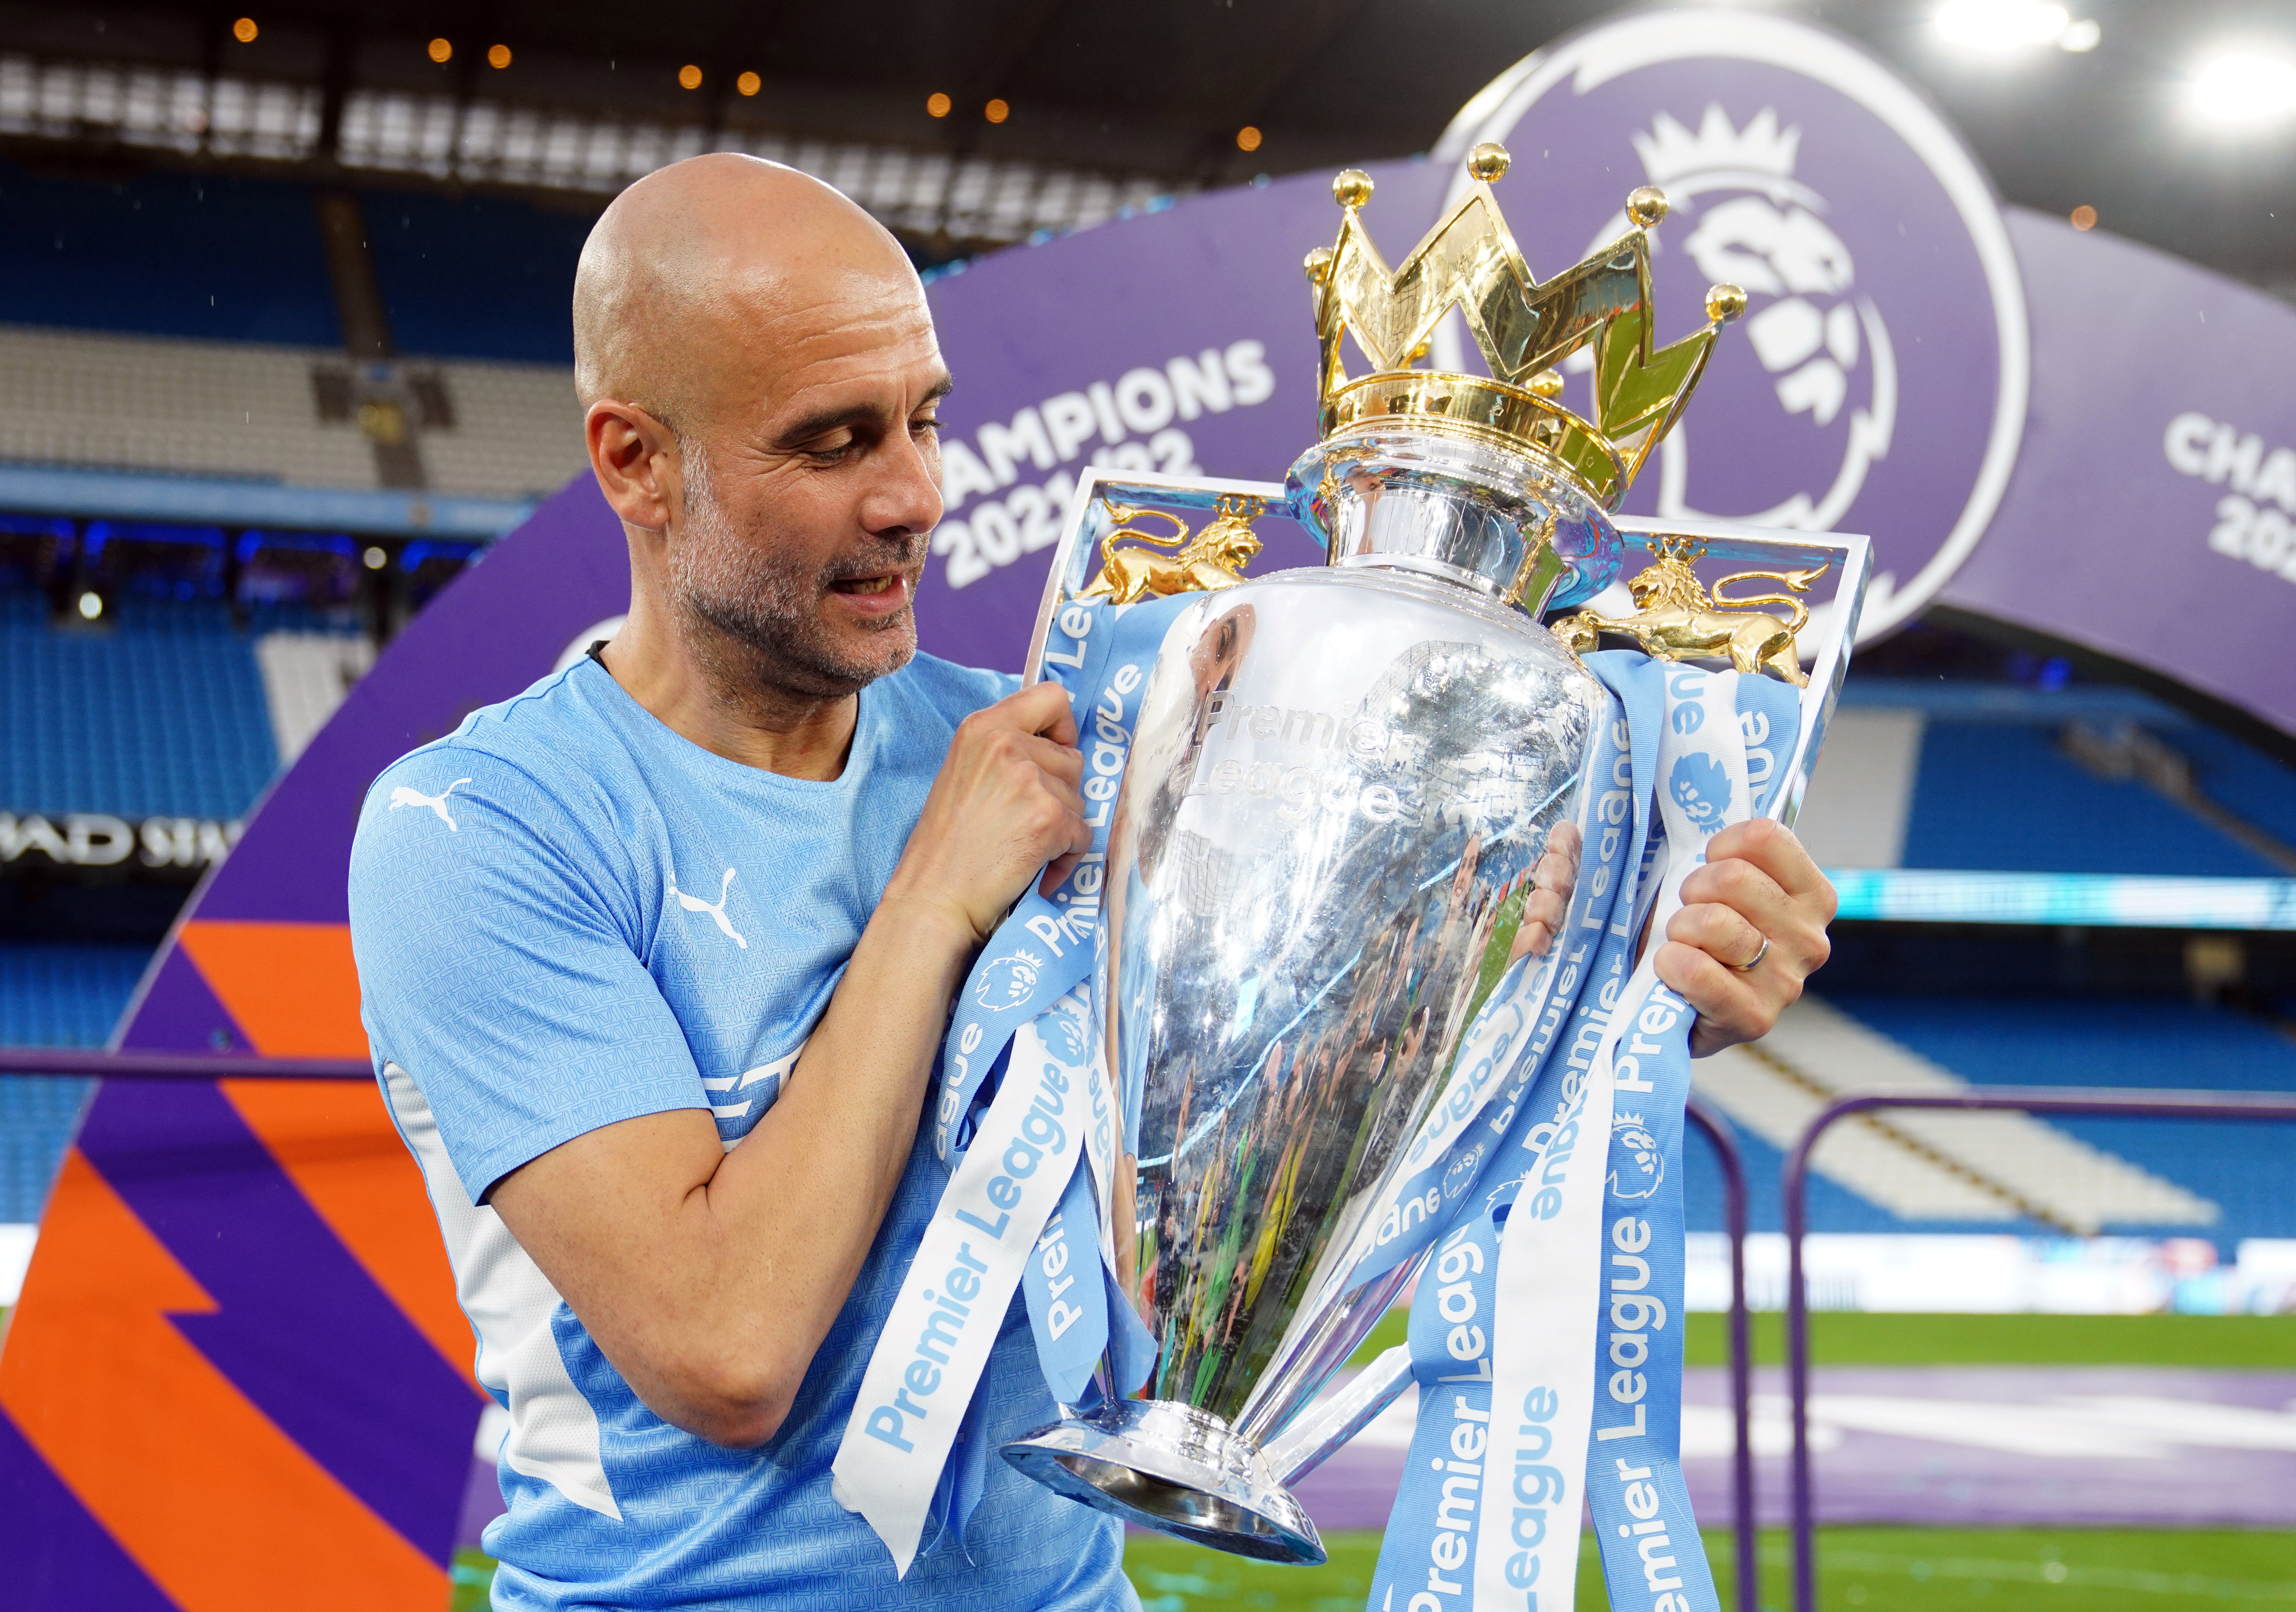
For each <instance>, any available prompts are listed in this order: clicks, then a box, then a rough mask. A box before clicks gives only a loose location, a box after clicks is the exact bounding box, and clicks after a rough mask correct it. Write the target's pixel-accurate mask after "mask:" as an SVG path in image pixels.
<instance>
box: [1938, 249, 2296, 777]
mask: <svg viewBox="0 0 2296 1612" xmlns="http://www.w3.org/2000/svg"><path fill="white" fill-rule="evenodd" d="M2009 224H2010V233H2011V234H2012V235H2013V237H2014V239H2015V241H2016V242H2017V254H2018V256H2019V257H2020V258H2021V259H2022V260H2023V262H2024V265H2025V273H2026V279H2027V283H2028V285H2029V286H2030V288H2031V289H2030V297H2031V300H2032V307H2033V405H2032V413H2031V417H2030V420H2029V421H2028V422H2027V424H2026V428H2025V446H2024V451H2023V453H2022V454H2021V455H2020V456H2019V459H2018V462H2017V471H2016V475H2015V476H2014V477H2013V479H2011V481H2010V484H2009V491H2008V495H2007V496H2005V498H2004V499H2003V500H2002V503H2001V510H2000V512H1999V513H1998V514H1997V515H1996V516H1995V517H1994V518H1993V530H1992V532H1991V534H1990V535H1989V536H1988V537H1987V538H1986V540H1985V542H1984V543H1983V544H1980V545H1979V547H1978V550H1977V552H1975V553H1974V554H1973V555H1972V556H1971V558H1970V561H1969V562H1968V563H1967V564H1966V565H1964V567H1963V568H1962V569H1961V570H1960V572H1959V573H1958V574H1957V575H1956V576H1955V577H1954V578H1953V580H1952V581H1951V582H1950V583H1948V585H1947V586H1946V589H1945V592H1944V593H1942V594H1940V595H1939V598H1940V600H1941V601H1942V602H1944V603H1947V604H1952V605H1957V606H1960V607H1963V608H1964V609H1967V610H1977V611H1980V612H1982V613H1984V614H1986V615H1989V616H1993V617H1997V618H2000V619H2001V620H2004V621H2008V622H2013V623H2016V624H2018V625H2019V626H2030V627H2033V628H2036V629H2038V631H2041V632H2044V633H2048V634H2054V636H2057V637H2060V638H2065V639H2070V640H2071V641H2072V642H2076V643H2081V644H2087V645H2089V646H2091V647H2093V648H2095V649H2098V650H2102V651H2105V652H2106V653H2108V654H2112V655H2117V656H2119V657H2120V658H2121V659H2126V660H2131V661H2135V662H2136V663H2137V664H2138V665H2141V666H2145V667H2151V668H2152V669H2153V670H2154V671H2157V672H2161V673H2163V674H2165V675H2168V676H2169V677H2173V678H2175V679H2176V680H2177V681H2178V682H2180V683H2186V684H2189V685H2190V686H2192V687H2194V688H2196V689H2200V690H2202V691H2205V692H2207V693H2210V694H2213V695H2215V696H2217V697H2218V699H2221V700H2227V701H2229V702H2231V703H2232V704H2235V705H2237V706H2240V707H2242V708H2245V709H2246V710H2248V711H2250V712H2251V713H2253V714H2254V715H2256V716H2260V717H2262V718H2263V719H2264V720H2266V721H2267V722H2270V723H2273V724H2276V725H2277V726H2278V727H2280V728H2282V729H2284V730H2285V731H2288V732H2296V676H2292V675H2290V671H2289V661H2288V659H2286V656H2287V650H2286V648H2285V646H2286V644H2287V642H2288V641H2289V638H2290V635H2291V634H2292V632H2296V536H2292V524H2291V523H2292V521H2296V391H2292V389H2290V387H2289V384H2288V376H2289V375H2290V374H2291V372H2296V309H2292V308H2290V307H2288V306H2287V305H2285V304H2284V303H2281V302H2277V301H2276V300H2274V299H2271V298H2269V297H2267V296H2265V295H2264V294H2263V293H2261V292H2259V291H2254V290H2250V289H2249V288H2248V287H2246V286H2244V285H2237V284H2235V283H2234V282H2231V281H2229V280H2226V279H2223V278H2221V277H2219V276H2218V275H2215V274H2210V273H2208V272H2207V271H2206V270H2203V269H2200V268H2196V267H2194V266H2193V265H2191V264H2189V263H2185V262H2182V261H2180V260H2178V259H2177V258H2171V257H2169V256H2168V255H2166V254H2165V253H2161V252H2157V251H2154V250H2151V249H2150V248H2147V247H2142V246H2137V245H2135V244H2133V243H2131V242H2129V241H2119V240H2115V239H2113V238H2112V236H2109V235H2105V234H2102V233H2094V232H2093V233H2088V234H2079V233H2075V231H2074V230H2073V229H2072V227H2071V225H2067V224H2064V223H2062V222H2060V221H2059V220H2057V219H2055V218H2052V217H2046V216H2044V215H2042V214H2038V213H2029V212H2025V211H2022V210H2021V209H2019V210H2013V212H2012V213H2011V214H2010V218H2009Z"/></svg>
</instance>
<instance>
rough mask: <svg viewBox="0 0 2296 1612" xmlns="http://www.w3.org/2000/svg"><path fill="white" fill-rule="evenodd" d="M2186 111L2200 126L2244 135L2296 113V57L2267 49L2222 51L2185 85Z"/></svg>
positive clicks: (2199, 67)
mask: <svg viewBox="0 0 2296 1612" xmlns="http://www.w3.org/2000/svg"><path fill="white" fill-rule="evenodd" d="M2185 110H2186V112H2187V113H2188V114H2189V115H2190V116H2191V117H2192V119H2193V120H2194V122H2197V123H2201V124H2205V125H2209V126H2211V127H2216V128H2219V129H2224V130H2228V131H2240V130H2246V129H2253V128H2259V127H2266V126H2268V125H2271V124H2276V123H2280V122H2284V121H2285V120H2286V119H2288V117H2289V115H2290V114H2291V113H2296V58H2291V57H2290V56H2288V55H2287V54H2285V53H2282V52H2279V51H2275V50H2272V49H2270V48H2268V47H2265V46H2259V45H2226V46H2223V47H2221V48H2219V49H2218V50H2217V51H2215V52H2213V53H2210V54H2209V55H2207V56H2204V57H2202V59H2201V61H2199V63H2198V64H2197V65H2196V66H2195V67H2194V70H2193V73H2192V76H2191V77H2190V78H2188V79H2186V80H2185Z"/></svg>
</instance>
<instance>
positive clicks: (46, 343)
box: [0, 325, 376, 487]
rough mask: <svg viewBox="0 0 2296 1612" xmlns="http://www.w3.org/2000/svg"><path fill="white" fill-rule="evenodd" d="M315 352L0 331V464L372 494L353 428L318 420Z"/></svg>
mask: <svg viewBox="0 0 2296 1612" xmlns="http://www.w3.org/2000/svg"><path fill="white" fill-rule="evenodd" d="M330 358H332V359H333V360H335V361H336V362H338V363H340V358H341V355H340V354H329V353H328V352H326V351H325V350H324V349H323V348H290V347H259V346H256V345H254V344H252V343H247V344H242V343H237V342H221V341H174V340H160V339H158V338H154V337H138V336H111V335H95V334H92V333H87V332H82V331H53V330H39V329H32V328H27V327H23V326H5V325H0V401H4V402H5V404H6V405H7V406H6V407H5V408H0V459H8V460H13V461H17V462H23V463H29V464H64V465H79V466H85V467H91V468H102V469H108V470H132V471H162V472H172V473H175V474H178V475H196V476H234V477H244V478H250V479H262V480H278V481H286V482H291V483H296V484H299V485H303V486H313V487H374V486H375V485H376V480H375V469H374V454H373V450H372V449H370V448H369V447H368V446H367V443H366V439H365V438H363V437H361V436H360V435H359V433H358V429H357V427H356V426H354V425H351V424H349V423H348V422H345V423H341V424H335V425H323V424H322V423H321V422H320V421H319V419H318V415H317V412H316V405H315V404H314V402H313V398H312V389H311V367H312V365H313V364H314V363H316V362H320V361H324V360H327V359H330Z"/></svg>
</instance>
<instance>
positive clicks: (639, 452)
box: [582, 397, 680, 532]
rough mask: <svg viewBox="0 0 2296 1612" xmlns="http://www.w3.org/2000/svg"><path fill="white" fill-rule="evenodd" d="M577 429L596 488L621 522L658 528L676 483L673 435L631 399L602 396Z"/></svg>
mask: <svg viewBox="0 0 2296 1612" xmlns="http://www.w3.org/2000/svg"><path fill="white" fill-rule="evenodd" d="M582 429H583V432H584V435H585V437H586V441H587V446H588V447H589V450H590V470H591V472H592V473H593V474H594V475H595V476H596V477H597V478H598V488H599V490H600V491H601V492H603V493H604V494H605V495H606V502H607V503H609V504H611V505H612V506H613V511H614V513H615V514H617V515H619V516H620V517H621V518H622V520H623V522H624V523H625V524H627V525H629V526H634V527H638V528H643V529H644V530H646V531H651V532H659V531H660V530H662V529H663V528H665V527H667V526H668V524H669V511H671V510H672V509H673V508H675V507H676V500H677V497H678V495H679V492H680V487H679V484H678V471H679V463H678V452H677V439H676V438H675V437H674V436H672V435H671V434H670V430H669V428H668V426H666V425H664V424H663V423H662V422H661V421H659V420H657V419H655V418H654V417H653V416H652V414H650V413H647V412H646V411H645V410H644V409H642V408H640V407H639V406H638V405H636V404H635V403H618V402H616V401H614V400H613V399H612V398H611V397H602V398H600V399H599V400H598V401H597V402H595V403H594V404H592V405H590V410H589V413H587V414H586V416H585V417H584V419H583V421H582Z"/></svg>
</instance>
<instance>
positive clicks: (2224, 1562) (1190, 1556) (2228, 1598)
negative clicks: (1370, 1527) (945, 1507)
mask: <svg viewBox="0 0 2296 1612" xmlns="http://www.w3.org/2000/svg"><path fill="white" fill-rule="evenodd" d="M1324 1544H1325V1545H1326V1546H1327V1547H1328V1548H1329V1550H1330V1551H1331V1553H1332V1559H1331V1560H1330V1562H1329V1563H1327V1564H1326V1565H1324V1567H1270V1566H1268V1565H1267V1564H1265V1563H1262V1562H1251V1561H1245V1560H1242V1559H1241V1558H1238V1557H1234V1556H1223V1555H1221V1554H1219V1553H1218V1551H1207V1550H1204V1549H1202V1548H1201V1547H1200V1546H1196V1545H1184V1544H1180V1543H1177V1542H1174V1541H1171V1540H1166V1539H1157V1538H1151V1537H1148V1536H1145V1535H1142V1534H1135V1535H1134V1536H1133V1537H1132V1538H1131V1539H1129V1540H1128V1541H1127V1542H1126V1543H1125V1547H1124V1566H1125V1570H1126V1571H1127V1572H1128V1573H1129V1574H1130V1575H1131V1577H1132V1583H1133V1586H1134V1588H1136V1590H1138V1591H1139V1592H1140V1605H1141V1608H1142V1609H1143V1612H1228V1609H1229V1608H1236V1609H1238V1612H1242V1608H1252V1609H1254V1612H1362V1609H1363V1606H1364V1599H1365V1595H1366V1593H1367V1592H1369V1591H1370V1588H1371V1575H1372V1568H1373V1567H1374V1565H1375V1564H1376V1563H1377V1561H1378V1559H1379V1536H1378V1535H1377V1534H1369V1533H1364V1534H1333V1535H1329V1536H1327V1537H1326V1538H1325V1540H1324ZM1706 1550H1707V1557H1708V1559H1709V1560H1710V1561H1711V1562H1712V1563H1713V1566H1714V1575H1715V1577H1716V1578H1717V1579H1718V1580H1719V1581H1720V1582H1721V1584H1722V1595H1723V1604H1724V1605H1725V1606H1728V1605H1730V1604H1731V1602H1730V1596H1731V1590H1730V1587H1729V1586H1730V1581H1731V1576H1732V1559H1733V1553H1732V1551H1731V1545H1730V1538H1729V1535H1728V1534H1727V1533H1713V1532H1710V1533H1709V1534H1707V1536H1706ZM1786 1551H1787V1543H1786V1537H1785V1534H1784V1533H1783V1532H1781V1531H1778V1530H1766V1531H1765V1532H1764V1534H1763V1536H1762V1558H1761V1560H1762V1604H1763V1606H1764V1607H1765V1608H1783V1607H1784V1606H1785V1605H1786V1604H1787V1590H1788V1585H1789V1583H1790V1581H1789V1578H1788V1568H1787V1556H1786ZM2212 1603H2220V1604H2224V1605H2227V1606H2230V1605H2239V1606H2242V1607H2254V1608H2267V1607H2273V1606H2283V1607H2296V1537H2292V1536H2290V1535H2288V1534H2265V1533H2219V1532H2209V1533H2202V1532H2189V1533H2188V1532H2175V1533H2170V1532H2162V1531H2153V1530H2144V1531H2138V1530H2133V1529H2130V1530H2121V1529H2116V1530H2112V1531H2109V1532H2108V1531H2093V1530H2084V1529H2078V1528H2059V1529H2025V1528H1984V1529H1943V1528H1826V1529H1822V1530H1821V1531H1820V1532H1819V1535H1818V1604H1819V1605H1820V1606H1821V1607H1822V1608H1825V1612H1849V1609H1851V1608H1855V1609H1857V1612H1936V1609H1937V1608H1964V1607H1965V1608H1972V1612H2028V1609H2030V1612H2153V1609H2156V1608H2157V1612H2173V1609H2179V1608H2202V1607H2205V1606H2208V1605H2210V1604H2212ZM1609 1604H1610V1602H1609V1600H1608V1598H1607V1597H1605V1596H1604V1594H1603V1585H1602V1568H1601V1567H1600V1564H1599V1562H1598V1559H1597V1558H1596V1557H1595V1545H1594V1541H1593V1540H1592V1539H1591V1538H1590V1539H1588V1540H1587V1541H1586V1542H1585V1545H1584V1548H1583V1549H1582V1551H1581V1552H1580V1556H1579V1600H1578V1605H1579V1612H1597V1609H1598V1608H1605V1607H1607V1606H1609Z"/></svg>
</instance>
